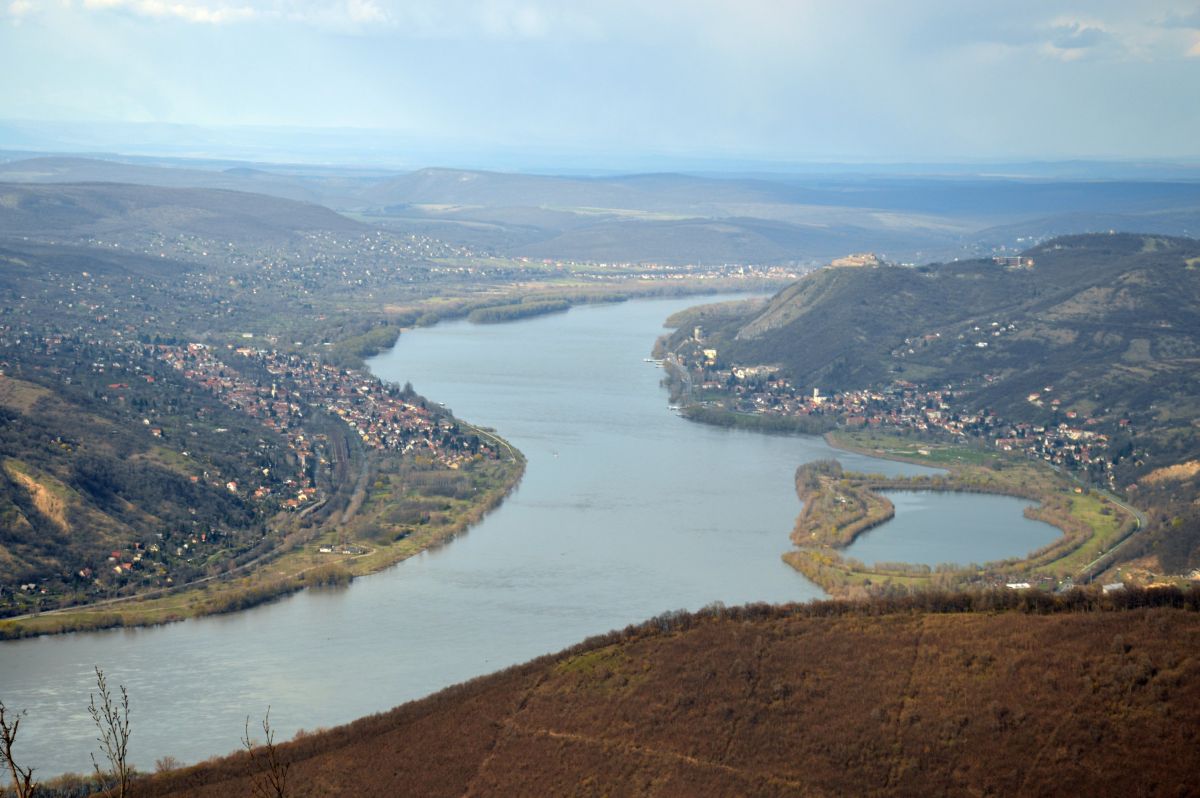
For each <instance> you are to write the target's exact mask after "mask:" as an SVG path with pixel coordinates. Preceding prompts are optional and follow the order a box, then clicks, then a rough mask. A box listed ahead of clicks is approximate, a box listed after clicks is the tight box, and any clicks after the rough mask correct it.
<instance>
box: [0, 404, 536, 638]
mask: <svg viewBox="0 0 1200 798" xmlns="http://www.w3.org/2000/svg"><path fill="white" fill-rule="evenodd" d="M460 423H461V422H460ZM463 426H464V427H467V428H468V429H469V430H470V431H471V432H473V433H475V434H478V435H479V436H480V437H485V438H488V439H490V440H491V442H492V443H493V444H495V445H496V447H497V449H498V451H500V452H501V456H500V458H499V459H498V460H494V461H488V460H484V459H482V458H481V459H479V460H477V461H475V462H474V463H471V464H470V465H468V466H467V467H465V468H462V469H457V470H453V471H451V470H449V469H439V470H431V469H429V468H428V467H427V466H423V467H419V468H414V467H413V464H412V463H409V462H406V461H405V460H404V458H402V457H399V456H394V455H393V456H381V455H377V454H373V455H372V456H370V457H369V458H368V460H367V463H366V470H365V471H364V479H363V480H362V482H363V484H362V486H361V487H362V490H361V491H359V492H357V495H356V496H355V497H354V498H353V499H352V500H351V502H350V504H349V505H348V506H347V507H346V509H345V510H344V511H343V512H341V513H337V514H335V516H334V517H333V518H332V519H331V520H330V521H329V522H327V523H325V524H322V525H320V526H312V527H307V526H306V525H305V523H304V519H301V518H297V517H287V518H286V519H285V520H284V521H283V522H282V523H285V524H286V525H287V526H286V527H285V528H284V529H285V530H286V531H284V530H281V531H284V534H283V535H282V542H281V543H280V545H279V546H278V547H276V549H275V550H274V551H272V552H270V553H269V554H268V555H265V556H264V557H261V558H258V559H256V560H255V561H253V562H251V563H247V564H246V565H243V566H241V567H238V568H233V569H230V570H229V571H227V572H226V573H223V574H219V575H212V576H207V577H204V578H202V579H200V580H197V581H195V582H192V583H189V584H186V585H179V586H176V587H174V588H169V589H165V590H154V591H150V592H148V593H145V594H141V595H135V596H127V597H120V598H117V599H108V600H103V601H100V602H96V603H92V604H88V605H84V606H76V607H64V608H61V609H54V610H47V611H45V612H41V613H36V614H30V615H21V616H15V617H11V618H5V619H0V640H11V639H18V638H23V637H33V636H37V635H50V634H61V633H65V632H78V631H95V630H100V629H108V628H113V627H135V626H157V625H160V624H164V623H172V622H175V621H182V620H185V619H187V618H196V617H201V616H206V615H219V614H223V613H228V612H237V611H240V610H245V609H250V608H251V607H255V606H258V605H261V604H264V603H267V602H269V601H273V600H276V599H278V598H281V597H283V596H287V595H290V594H292V593H295V592H298V591H300V590H304V589H306V588H325V589H336V588H340V587H344V586H346V585H348V584H349V583H350V582H351V581H353V580H354V578H355V577H359V576H366V575H368V574H373V573H377V572H379V571H383V570H385V569H387V568H390V567H391V566H393V565H396V564H397V563H399V562H402V561H404V560H406V559H408V558H409V557H412V556H414V555H416V554H419V553H421V552H422V551H425V550H427V549H430V548H433V547H436V546H440V545H443V544H444V543H446V542H448V541H450V540H451V539H453V538H454V537H456V536H458V535H460V534H462V533H464V532H466V531H467V530H469V529H470V528H471V527H473V526H474V525H475V524H477V523H479V522H480V521H481V520H483V518H484V517H485V516H486V515H487V514H488V513H490V512H491V511H492V510H494V509H496V508H497V507H499V506H500V504H501V502H503V500H504V499H505V498H506V497H507V496H508V495H509V494H510V493H511V492H512V491H513V490H514V489H515V488H516V486H517V485H518V483H519V482H520V480H521V477H522V476H523V474H524V472H525V457H524V455H522V454H521V452H520V451H519V450H517V449H516V448H515V447H513V446H512V445H511V444H509V443H508V442H507V441H505V440H504V439H502V438H500V437H498V436H497V435H495V434H494V433H492V432H490V431H488V430H484V429H480V428H477V427H471V426H470V425H467V424H463Z"/></svg>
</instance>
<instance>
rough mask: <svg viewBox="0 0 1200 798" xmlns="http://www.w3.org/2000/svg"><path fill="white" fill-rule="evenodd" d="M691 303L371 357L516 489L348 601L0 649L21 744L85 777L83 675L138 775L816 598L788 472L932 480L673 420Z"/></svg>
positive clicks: (444, 339) (564, 318)
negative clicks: (736, 608) (745, 608)
mask: <svg viewBox="0 0 1200 798" xmlns="http://www.w3.org/2000/svg"><path fill="white" fill-rule="evenodd" d="M696 302H697V300H695V299H678V300H656V301H643V302H628V303H623V304H616V305H608V306H599V307H584V308H576V309H573V310H571V311H570V312H568V313H564V314H556V315H553V316H546V317H541V318H537V319H529V320H524V321H519V322H514V323H510V324H504V325H494V326H476V325H470V324H467V323H465V322H463V323H450V324H442V325H438V326H436V327H433V328H430V329H423V330H417V331H413V332H410V333H406V334H405V335H404V336H402V338H401V339H400V341H399V343H398V345H397V346H396V347H395V348H394V349H393V350H392V351H390V352H388V353H385V354H383V355H381V356H380V357H378V358H376V359H374V360H373V361H372V363H371V367H372V368H373V369H374V370H375V372H376V373H378V374H379V375H380V376H382V377H384V378H386V379H390V380H394V381H397V382H400V383H403V382H404V381H411V382H412V383H413V385H414V386H415V387H416V389H417V390H418V391H420V392H421V393H423V394H425V395H426V396H428V397H430V398H431V399H434V400H438V401H443V402H445V403H446V404H447V405H448V406H450V407H452V408H453V409H454V411H455V412H456V413H457V414H458V415H460V416H461V417H462V418H465V419H468V420H470V421H472V422H475V423H478V424H483V425H488V426H492V427H495V428H496V429H497V430H498V431H499V432H500V434H502V435H504V436H505V437H507V438H508V439H509V440H510V441H512V443H513V444H515V445H516V446H517V447H518V448H520V449H521V450H522V451H524V452H525V454H526V456H527V457H528V460H529V463H528V470H527V472H526V475H525V478H524V480H523V482H522V484H521V485H520V487H519V488H518V490H517V491H516V493H515V494H514V495H513V496H511V497H510V498H509V499H508V500H507V501H506V502H505V503H504V505H503V506H502V507H501V508H500V509H499V510H497V511H496V512H494V513H493V514H491V515H490V516H488V518H487V519H485V521H484V522H483V523H482V524H481V525H479V526H478V527H476V528H474V529H473V530H471V531H470V532H469V533H468V534H466V535H464V536H461V537H460V538H458V539H457V540H455V541H453V542H452V543H450V544H449V545H447V546H445V547H442V548H440V549H437V550H435V551H429V552H426V553H424V554H422V555H419V556H417V557H415V558H413V559H410V560H408V561H407V562H405V563H402V564H401V565H399V566H397V567H395V568H393V569H391V570H389V571H386V572H384V573H381V574H377V575H375V576H372V577H367V578H363V579H358V580H356V581H355V582H354V583H353V585H351V586H350V587H349V588H348V589H345V590H341V591H334V592H314V591H308V592H305V593H302V594H298V595H296V596H293V597H290V598H287V599H284V600H282V601H280V602H277V603H275V604H271V605H269V606H265V607H260V608H256V609H254V610H251V611H248V612H244V613H240V614H237V615H232V616H223V617H216V618H204V619H198V620H193V621H187V622H184V623H179V624H173V625H170V626H165V627H159V628H154V629H135V630H115V631H108V632H99V633H88V634H76V635H64V636H59V637H52V638H41V639H34V640H25V641H17V642H10V643H4V644H0V698H3V700H4V701H5V702H6V704H8V705H9V706H10V707H14V708H27V709H28V710H29V712H30V714H29V717H28V719H27V721H26V723H25V724H24V725H23V726H22V740H21V750H22V751H23V752H24V755H25V756H26V757H27V758H28V760H29V761H30V763H31V764H33V765H34V766H35V767H36V768H38V772H39V773H40V774H42V775H43V776H45V775H50V774H55V773H60V772H63V771H68V770H75V771H84V770H87V769H88V768H89V760H88V751H89V750H91V749H92V746H93V744H94V737H95V730H94V729H93V728H92V727H91V726H90V719H89V718H88V716H87V713H86V706H87V702H88V691H89V688H90V687H91V686H92V684H93V681H92V667H93V665H95V664H99V665H101V666H102V667H104V668H105V670H106V671H107V672H108V674H109V677H110V679H109V680H110V683H113V684H115V683H123V684H126V685H127V686H128V688H129V693H130V697H131V698H130V701H131V705H132V723H133V737H132V741H131V752H132V758H133V760H134V761H135V762H136V763H137V764H138V765H140V766H141V767H143V768H149V767H152V765H153V762H154V760H155V759H156V758H157V757H160V756H164V755H168V754H169V755H172V756H175V757H177V758H179V759H180V760H183V761H186V762H192V761H196V760H198V759H202V758H204V757H207V756H210V755H213V754H220V753H225V752H228V751H230V750H233V749H235V748H237V746H238V737H239V735H240V734H241V732H242V728H243V723H244V721H245V718H246V716H247V715H251V716H252V717H253V718H259V717H261V715H262V713H263V712H264V711H265V710H266V708H267V706H268V705H270V706H271V719H272V722H273V724H274V725H275V726H276V727H277V728H278V730H279V734H280V737H281V738H286V737H290V736H291V735H292V734H293V733H294V732H295V731H296V730H297V729H299V728H308V729H312V728H314V727H318V726H330V725H334V724H338V723H343V722H346V721H349V720H352V719H354V718H356V717H359V716H361V715H364V714H368V713H372V712H377V711H381V710H384V709H387V708H390V707H392V706H394V705H396V704H399V703H401V702H403V701H406V700H409V699H413V698H418V697H421V696H424V695H428V694H429V693H430V692H433V691H435V690H437V689H439V688H442V687H445V686H447V685H450V684H453V683H456V682H459V681H462V680H464V679H468V678H471V677H474V676H477V675H480V674H484V673H488V672H491V671H494V670H497V669H499V668H502V667H505V666H507V665H510V664H513V663H517V662H522V661H525V660H528V659H530V658H532V657H535V656H537V655H540V654H544V653H547V652H551V651H555V650H559V649H561V648H563V647H566V646H568V645H571V644H573V643H576V642H578V641H580V640H582V639H583V638H585V637H587V636H589V635H592V634H597V633H602V632H605V631H608V630H609V629H613V628H619V627H622V626H625V625H627V624H629V623H634V622H638V621H641V620H644V619H646V618H649V617H651V616H653V615H656V614H658V613H661V612H664V611H668V610H675V609H680V608H686V609H696V608H699V607H702V606H704V605H705V604H708V603H710V602H713V601H723V602H725V603H727V604H738V603H744V602H750V601H769V602H785V601H802V600H807V599H811V598H814V597H817V596H820V595H821V591H820V590H819V589H818V588H817V587H815V586H814V585H812V584H811V583H809V582H808V581H806V580H805V579H804V578H803V577H801V576H800V575H799V574H797V573H796V572H795V571H793V570H792V569H790V568H788V567H787V566H785V565H784V564H783V563H782V562H781V560H780V554H781V553H783V552H784V551H786V550H787V548H788V546H789V541H788V533H789V532H790V530H791V528H792V524H793V522H794V520H795V517H796V514H797V513H798V512H799V509H800V506H799V502H798V500H797V498H796V494H795V491H794V487H793V473H794V471H795V468H796V467H797V466H798V465H799V464H801V463H804V462H806V461H808V460H812V459H815V458H821V457H831V456H836V457H837V458H838V459H840V460H841V461H842V462H843V463H844V464H845V466H846V467H847V468H848V469H853V470H860V471H869V472H878V473H884V474H914V473H923V472H925V471H927V469H922V468H920V467H918V466H912V465H906V464H902V463H892V462H888V461H881V460H876V459H874V458H869V457H864V456H861V455H854V454H845V453H837V452H833V451H831V450H830V449H829V447H828V446H826V444H825V443H824V442H823V441H822V440H821V439H819V438H806V437H784V436H771V435H763V434H757V433H749V432H742V431H737V430H725V429H717V428H713V427H706V426H701V425H697V424H692V423H690V422H687V421H684V420H683V419H680V418H678V417H676V416H675V415H674V414H673V413H671V412H670V410H669V409H668V407H667V400H666V392H665V390H663V389H662V388H661V387H660V385H659V380H660V378H661V376H662V372H661V371H660V370H659V369H657V368H655V367H654V366H653V365H652V364H649V363H646V362H644V358H646V357H647V356H648V354H649V353H650V349H651V346H652V344H653V342H654V339H655V337H656V336H657V335H659V334H661V332H662V328H661V325H662V320H663V319H665V318H666V317H667V316H669V315H670V314H671V313H673V312H675V311H676V310H679V309H682V308H684V307H687V306H690V305H693V304H696ZM902 515H903V514H901V516H902ZM1014 517H1018V518H1019V510H1016V511H1014ZM898 520H899V519H898ZM1015 553H1022V552H1021V551H1017V552H1015ZM967 559H971V560H974V559H979V557H978V556H975V555H972V556H970V557H968V558H967Z"/></svg>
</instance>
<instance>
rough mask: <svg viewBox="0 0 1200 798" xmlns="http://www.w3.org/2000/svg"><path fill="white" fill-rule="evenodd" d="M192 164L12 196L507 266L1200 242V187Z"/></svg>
mask: <svg viewBox="0 0 1200 798" xmlns="http://www.w3.org/2000/svg"><path fill="white" fill-rule="evenodd" d="M173 163H174V162H173ZM186 163H187V162H183V161H181V162H179V164H180V168H176V167H173V168H166V167H163V166H153V165H147V164H146V163H127V162H119V161H115V160H102V159H92V158H78V157H43V158H32V159H19V160H12V161H8V162H4V163H0V181H8V182H29V183H77V182H90V181H104V182H118V183H134V184H141V185H151V186H158V187H166V188H208V189H213V188H219V189H230V190H236V191H245V192H251V193H259V194H267V195H271V196H275V197H281V198H284V199H292V200H300V201H305V202H315V203H319V204H322V205H325V206H327V207H329V208H331V209H334V210H336V211H339V212H342V213H348V214H351V215H352V216H354V217H355V218H358V219H360V220H362V221H369V222H372V223H375V224H380V225H384V226H386V227H388V228H389V229H392V230H395V231H398V232H402V233H419V234H423V235H429V236H435V237H438V238H441V239H443V240H445V241H448V242H451V243H461V244H465V245H470V246H472V247H475V248H482V249H487V250H488V251H490V252H492V253H493V254H497V255H503V256H527V257H537V258H561V259H575V260H591V261H613V260H616V261H656V262H705V263H712V262H744V263H751V262H752V263H782V262H788V263H815V262H819V261H821V260H827V259H829V258H832V257H836V256H838V255H840V254H845V253H846V252H847V251H852V250H861V249H873V250H877V251H881V252H884V253H886V254H887V255H888V256H889V257H891V258H892V259H894V260H900V261H912V262H924V261H927V260H930V259H950V258H953V257H971V256H974V255H978V254H981V253H987V252H991V251H992V250H993V249H994V248H999V247H1008V248H1023V245H1024V246H1027V245H1028V242H1029V241H1031V240H1032V241H1036V240H1040V239H1043V238H1046V237H1050V236H1055V235H1063V234H1071V233H1083V232H1101V231H1107V230H1109V229H1116V230H1132V229H1137V230H1145V231H1148V232H1154V233H1159V234H1163V235H1190V234H1195V233H1196V232H1198V231H1200V182H1194V181H1191V180H1174V181H1171V180H1164V179H1153V180H1150V179H1141V180H1138V179H1123V180H1080V179H1071V180H1062V179H1043V178H1028V179H1019V178H1011V177H986V176H983V177H981V176H967V175H951V176H933V177H916V176H910V175H882V176H880V175H866V174H861V173H846V174H840V175H794V174H778V175H753V176H746V177H734V176H722V177H714V176H700V175H689V174H673V173H663V174H638V175H624V176H601V177H594V176H548V175H531V174H512V173H499V172H485V171H477V170H462V169H441V168H430V169H421V170H418V171H414V172H408V173H396V172H386V171H382V170H380V171H377V172H369V171H366V170H362V169H356V170H343V171H338V170H335V169H330V168H316V167H307V168H306V167H271V166H267V165H254V166H248V165H229V164H218V166H219V167H220V168H214V165H213V164H209V163H204V162H199V163H197V164H196V165H194V166H191V167H184V166H183V165H184V164H186ZM199 166H204V167H206V168H197V167H199ZM1189 174H1190V173H1189Z"/></svg>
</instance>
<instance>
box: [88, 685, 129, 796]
mask: <svg viewBox="0 0 1200 798" xmlns="http://www.w3.org/2000/svg"><path fill="white" fill-rule="evenodd" d="M117 687H118V690H119V691H120V693H121V697H120V700H117V698H116V697H115V696H113V694H112V693H111V692H109V689H108V680H107V679H105V677H104V671H102V670H100V666H98V665H97V666H96V690H97V692H98V693H99V696H100V704H99V705H97V704H96V693H93V694H92V695H91V701H90V703H89V704H88V714H89V715H91V716H92V720H93V721H95V722H96V728H97V729H98V730H99V732H100V736H99V737H97V738H96V742H98V743H100V753H101V755H102V756H103V757H104V758H105V759H106V760H108V765H109V766H108V768H107V769H102V768H101V767H100V763H99V762H98V761H97V760H96V755H95V754H94V753H93V754H92V767H94V768H95V769H96V775H97V776H98V777H99V778H100V780H101V781H102V782H105V783H106V784H107V785H108V788H109V789H112V788H116V790H117V795H118V796H120V798H125V796H126V795H127V794H128V791H129V781H130V777H131V776H132V775H133V771H132V768H130V766H129V759H128V753H129V693H128V692H126V690H125V685H123V684H122V685H118V686H117Z"/></svg>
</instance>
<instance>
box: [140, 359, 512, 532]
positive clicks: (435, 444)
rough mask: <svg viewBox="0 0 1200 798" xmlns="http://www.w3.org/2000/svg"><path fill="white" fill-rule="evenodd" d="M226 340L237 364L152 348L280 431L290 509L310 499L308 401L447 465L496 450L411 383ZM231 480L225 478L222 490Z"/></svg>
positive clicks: (380, 446)
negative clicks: (290, 469) (290, 464)
mask: <svg viewBox="0 0 1200 798" xmlns="http://www.w3.org/2000/svg"><path fill="white" fill-rule="evenodd" d="M227 347H228V351H229V352H231V353H232V354H233V355H235V356H236V357H237V358H239V359H240V361H232V362H233V363H235V364H236V365H237V366H239V367H240V368H241V370H239V368H236V367H234V366H231V365H230V363H229V362H226V361H223V360H220V359H218V357H217V353H218V351H219V350H217V349H214V348H213V347H210V346H208V345H205V344H199V343H191V344H188V345H186V346H167V345H160V346H159V347H157V349H158V353H159V357H160V358H161V359H162V360H164V361H165V362H167V363H169V364H170V365H171V366H172V367H174V368H175V369H177V370H179V371H180V372H182V373H183V376H184V377H186V378H187V379H189V380H192V381H194V382H196V383H199V384H200V385H203V386H204V387H205V388H207V389H208V390H210V391H212V392H213V394H215V395H216V396H217V398H218V399H220V400H221V402H222V403H223V404H225V405H226V406H228V407H230V408H233V409H235V410H237V411H239V412H242V413H244V414H246V415H248V416H250V417H252V418H254V419H256V420H258V421H259V422H260V423H262V424H263V425H264V426H266V427H268V428H270V429H272V430H274V431H276V432H278V433H280V434H281V435H283V436H284V438H285V439H286V440H287V444H288V447H289V448H290V449H291V451H292V452H293V453H294V454H295V456H296V459H297V461H298V462H299V466H300V468H299V473H298V474H297V475H296V477H295V478H294V479H293V480H289V482H288V485H289V487H294V488H295V495H294V496H292V497H289V498H288V499H286V500H285V501H284V503H283V504H284V507H286V508H287V509H293V510H294V509H298V508H299V507H300V506H301V505H303V504H305V503H306V502H309V501H313V500H316V499H317V498H318V497H317V490H316V487H315V485H314V481H313V479H312V477H311V472H310V468H309V465H310V463H312V461H313V442H314V439H315V438H316V437H317V436H316V435H314V434H313V433H312V431H311V430H308V429H306V427H305V425H304V423H303V422H304V419H305V417H306V416H308V415H310V414H311V412H312V409H313V408H317V409H319V410H321V411H324V412H326V413H328V414H331V415H333V416H336V417H338V418H339V419H341V421H342V422H344V423H345V424H346V425H347V426H349V427H350V428H351V429H352V430H354V431H355V433H356V434H357V435H358V437H359V438H360V439H361V441H362V443H363V444H364V445H366V446H368V447H370V448H372V449H377V450H383V451H391V452H398V453H400V454H405V455H407V454H412V455H413V456H419V457H424V458H427V459H428V460H429V461H430V462H432V463H436V464H437V465H440V466H443V467H446V468H450V469H458V468H460V467H461V466H462V465H464V464H465V463H466V462H467V461H469V460H471V459H478V458H489V459H495V458H496V457H497V451H496V448H495V447H494V446H490V445H488V444H487V443H485V442H483V441H482V440H481V439H480V437H479V435H477V434H474V433H464V431H463V430H462V428H461V427H460V426H459V425H458V423H457V422H456V421H455V420H454V419H453V418H452V417H450V416H449V415H448V414H446V413H445V412H437V413H435V412H434V411H433V410H432V409H430V407H429V406H428V404H427V403H426V402H425V400H423V399H421V398H420V397H416V396H415V394H414V393H413V392H412V389H411V387H406V389H404V390H401V389H400V388H397V387H396V386H394V385H387V384H385V383H383V382H382V381H380V380H379V379H377V378H374V377H371V376H368V375H366V374H363V373H361V372H358V371H354V370H349V369H341V368H336V367H334V366H331V365H328V364H325V363H320V362H317V361H314V360H311V359H308V358H306V357H303V356H301V355H298V354H287V353H282V352H278V351H275V350H260V349H252V348H250V347H238V348H236V349H234V348H232V345H231V344H230V345H227ZM247 367H249V368H250V369H254V370H261V371H263V372H265V373H266V374H268V375H270V380H269V381H268V380H263V379H254V378H252V377H250V376H247V375H246V373H243V372H246V371H247ZM236 487H237V486H236V485H233V484H232V483H231V485H230V486H229V489H230V490H231V491H234V490H236ZM269 494H270V489H269V488H266V487H265V486H260V487H259V488H257V489H256V492H255V496H256V498H264V497H265V496H267V495H269Z"/></svg>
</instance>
